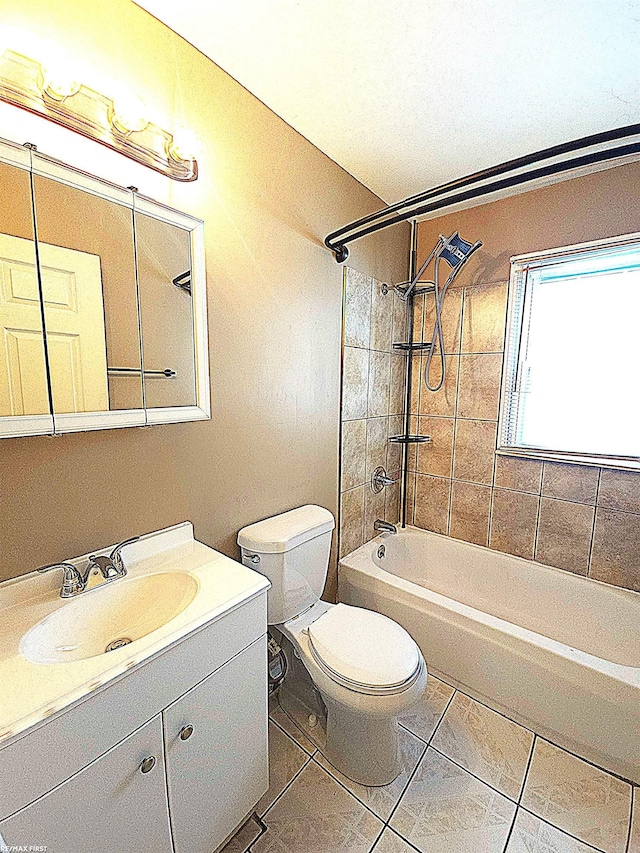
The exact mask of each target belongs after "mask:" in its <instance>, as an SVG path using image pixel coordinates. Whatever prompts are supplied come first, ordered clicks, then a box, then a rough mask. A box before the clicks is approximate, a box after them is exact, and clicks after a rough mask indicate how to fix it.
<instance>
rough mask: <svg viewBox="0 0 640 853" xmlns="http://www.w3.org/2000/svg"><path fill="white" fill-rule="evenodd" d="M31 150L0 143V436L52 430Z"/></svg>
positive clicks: (31, 433) (35, 433)
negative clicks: (36, 238)
mask: <svg viewBox="0 0 640 853" xmlns="http://www.w3.org/2000/svg"><path fill="white" fill-rule="evenodd" d="M29 164H30V153H29V151H27V150H26V149H20V148H16V149H12V148H10V147H9V146H4V145H0V436H5V437H9V436H14V435H37V434H42V433H51V432H52V431H53V421H52V417H51V409H50V399H49V387H48V381H47V363H46V358H45V344H44V335H43V328H42V311H41V303H40V286H39V279H38V269H37V265H36V261H37V258H36V248H35V242H34V223H33V208H32V202H31V176H30V173H29Z"/></svg>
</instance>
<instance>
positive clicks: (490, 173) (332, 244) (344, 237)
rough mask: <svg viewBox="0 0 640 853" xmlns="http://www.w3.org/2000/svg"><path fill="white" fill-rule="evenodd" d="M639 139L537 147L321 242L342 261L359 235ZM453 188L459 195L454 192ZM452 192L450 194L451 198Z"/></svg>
mask: <svg viewBox="0 0 640 853" xmlns="http://www.w3.org/2000/svg"><path fill="white" fill-rule="evenodd" d="M639 135H640V124H632V125H627V126H626V127H619V128H615V129H613V130H608V131H604V132H603V133H595V134H592V135H590V136H583V137H581V138H580V139H574V140H572V141H571V142H564V143H562V144H561V145H554V146H552V147H551V148H545V149H542V150H541V151H537V152H535V153H533V154H528V155H526V156H525V157H518V158H516V159H514V160H508V161H506V162H504V163H500V164H499V165H497V166H492V167H491V168H489V169H483V170H481V171H479V172H474V173H473V174H471V175H467V176H465V177H463V178H459V179H457V180H455V181H449V182H448V183H446V184H440V185H439V186H437V187H433V188H432V189H429V190H426V191H425V192H422V193H419V194H417V195H414V196H410V197H409V198H407V199H405V200H404V201H400V202H397V203H396V204H392V205H388V206H387V207H385V208H382V209H381V210H378V211H376V212H375V213H371V214H369V215H368V216H364V217H361V218H360V219H356V220H355V221H353V222H351V223H349V224H348V225H345V226H343V227H342V228H339V229H338V230H337V231H333V232H332V233H331V234H329V235H328V236H327V237H326V238H325V241H324V243H325V245H326V247H327V248H328V249H330V250H331V251H332V252H333V253H334V255H335V258H336V261H337V262H338V263H344V262H345V261H346V260H347V258H348V256H349V249H348V248H347V243H351V242H352V241H353V240H358V239H360V238H361V237H366V236H367V235H368V234H372V233H374V232H376V231H380V230H382V229H383V228H388V227H389V226H391V225H397V224H398V223H400V222H405V221H406V220H408V219H414V218H415V217H418V216H422V215H424V214H427V213H432V212H434V211H438V210H442V209H444V208H447V207H450V206H452V205H454V204H460V203H463V202H466V201H469V200H470V199H476V198H480V197H482V196H484V195H489V194H490V193H495V192H499V191H501V190H505V189H509V188H511V187H516V186H519V185H520V184H525V183H527V182H529V181H535V180H538V179H540V178H546V177H550V176H552V175H558V174H562V173H563V172H569V171H571V170H573V169H579V168H583V167H586V166H592V165H595V164H598V163H605V162H607V161H608V160H616V159H619V158H621V157H629V156H632V155H637V154H640V139H632V138H633V137H638V136H639ZM617 140H629V141H627V143H626V144H624V145H619V146H617V147H614V148H603V149H600V150H596V151H591V152H588V153H584V154H580V155H579V156H577V157H572V158H569V159H565V160H561V161H560V162H555V163H549V164H547V165H546V166H540V167H538V168H536V169H529V170H528V171H524V172H520V173H518V174H513V175H509V173H510V172H516V171H517V170H520V169H525V168H527V167H529V166H532V165H534V164H535V163H540V162H541V161H544V160H550V159H552V158H555V157H561V156H564V155H566V154H570V153H573V152H580V151H584V150H586V149H589V148H593V147H594V146H596V145H606V144H608V143H611V142H615V141H617ZM500 175H507V177H504V178H502V179H501V180H495V181H492V182H491V183H483V184H482V185H481V186H473V185H474V184H478V183H480V182H482V181H489V180H490V179H492V178H496V177H498V176H500ZM458 190H464V191H462V192H457V191H458ZM452 193H454V194H453V195H452ZM425 202H428V203H425Z"/></svg>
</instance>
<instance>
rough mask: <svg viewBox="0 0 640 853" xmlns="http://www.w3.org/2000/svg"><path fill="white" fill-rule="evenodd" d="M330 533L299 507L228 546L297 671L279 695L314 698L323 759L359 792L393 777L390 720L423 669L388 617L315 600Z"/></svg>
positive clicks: (394, 733)
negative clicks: (261, 590) (258, 575)
mask: <svg viewBox="0 0 640 853" xmlns="http://www.w3.org/2000/svg"><path fill="white" fill-rule="evenodd" d="M333 527H334V520H333V516H332V515H331V513H330V512H329V511H328V510H326V509H323V508H322V507H317V506H305V507H300V508H298V509H295V510H291V511H290V512H286V513H283V514H281V515H279V516H275V517H274V518H269V519H266V520H265V521H261V522H258V523H256V524H252V525H249V526H248V527H245V528H243V529H242V530H241V531H240V532H239V534H238V544H239V545H240V547H241V551H242V561H243V563H245V564H246V565H249V566H251V568H253V569H255V570H256V571H259V572H262V573H263V574H265V575H266V576H267V577H268V578H269V580H270V581H271V584H272V586H271V589H270V590H269V592H268V595H267V621H268V622H269V624H270V625H273V626H275V627H276V628H277V629H278V631H280V632H281V634H282V636H284V637H286V639H287V641H288V642H289V643H290V645H291V648H292V649H293V651H294V654H295V655H296V657H297V658H299V660H300V661H301V663H302V664H303V666H302V667H292V668H290V669H291V672H290V674H289V675H287V676H286V678H285V684H284V686H283V688H282V690H283V691H284V692H285V693H288V694H289V695H290V696H291V697H292V698H293V699H294V700H295V701H296V702H297V703H298V705H299V706H300V707H307V708H308V709H309V711H311V710H312V709H311V707H310V702H309V698H308V697H309V696H312V694H313V693H314V692H316V693H318V694H319V696H320V700H321V701H319V702H317V703H315V706H314V708H317V710H318V712H319V716H320V717H321V718H322V719H321V727H322V730H323V734H324V737H323V738H322V743H321V744H320V746H321V749H322V752H323V753H324V754H325V757H326V758H327V760H328V761H329V762H330V763H331V764H333V766H334V767H336V768H337V769H338V770H339V771H340V772H341V773H343V774H344V775H345V776H347V777H348V778H350V779H353V780H354V781H356V782H359V783H360V784H363V785H368V786H376V785H386V784H388V783H389V782H391V781H393V779H395V778H396V776H397V775H398V773H399V772H400V769H401V756H400V750H399V741H398V716H399V715H400V714H401V713H403V712H404V711H406V710H407V709H408V708H409V707H411V705H413V704H414V703H415V702H416V701H418V700H419V698H420V696H421V695H422V693H423V691H424V687H425V684H426V679H427V669H426V665H425V662H424V658H423V657H422V654H421V652H420V649H419V648H418V646H417V644H416V643H415V642H414V640H413V639H412V638H411V637H410V635H409V634H408V633H407V632H406V631H405V630H404V629H403V628H401V627H400V625H398V624H397V623H396V622H394V621H393V620H392V619H389V618H388V617H386V616H383V615H382V614H380V613H375V612H374V611H371V610H365V609H363V608H360V607H351V606H349V605H346V604H330V603H328V602H325V601H321V600H320V594H321V593H322V590H323V588H324V583H325V580H326V575H327V570H328V564H329V551H330V546H331V531H332V530H333ZM305 682H306V683H305ZM314 689H315V691H314ZM305 699H306V701H305ZM285 709H286V705H285ZM313 716H314V717H315V716H316V715H315V712H314V715H313ZM313 739H314V740H316V743H318V739H317V738H316V737H314V738H313Z"/></svg>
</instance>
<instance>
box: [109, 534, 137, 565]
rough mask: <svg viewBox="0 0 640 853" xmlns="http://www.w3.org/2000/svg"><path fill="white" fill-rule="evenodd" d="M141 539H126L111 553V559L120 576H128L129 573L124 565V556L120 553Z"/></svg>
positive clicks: (133, 537) (134, 537)
mask: <svg viewBox="0 0 640 853" xmlns="http://www.w3.org/2000/svg"><path fill="white" fill-rule="evenodd" d="M139 538H140V537H139V536H132V537H131V539H125V540H124V542H120V544H119V545H116V547H115V548H114V549H113V551H112V552H111V554H110V556H109V559H110V560H111V562H112V563H113V565H114V566H115V567H116V569H117V570H118V572H120V574H123V575H126V573H127V569H126V566H125V564H124V560H123V559H122V554H121V553H120V552H121V551H122V549H123V548H124V547H125V546H126V545H131V543H132V542H137V541H138V539H139Z"/></svg>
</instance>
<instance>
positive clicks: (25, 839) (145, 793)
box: [0, 715, 172, 853]
mask: <svg viewBox="0 0 640 853" xmlns="http://www.w3.org/2000/svg"><path fill="white" fill-rule="evenodd" d="M151 756H152V757H153V758H155V764H154V766H153V767H152V769H151V770H149V771H148V772H146V773H143V772H142V769H141V764H142V762H143V760H144V759H145V758H149V757H151ZM148 764H151V762H148ZM0 837H2V838H3V839H4V843H5V844H6V845H7V846H9V847H11V846H12V845H23V846H21V847H19V848H18V847H16V849H21V850H28V849H34V850H35V849H45V845H46V850H47V853H89V851H90V853H115V851H117V853H171V851H172V846H171V833H170V828H169V814H168V808H167V791H166V786H165V774H164V759H163V749H162V722H161V718H160V715H158V716H157V717H154V718H153V720H150V721H149V722H148V723H146V724H145V725H144V726H142V727H141V728H139V729H138V730H137V731H136V732H134V733H133V734H132V735H129V737H127V738H125V739H124V740H123V741H121V742H120V743H119V744H118V745H117V746H114V747H113V749H110V750H109V751H108V752H106V753H105V754H104V755H103V756H101V757H100V758H97V759H96V760H95V761H93V762H92V763H91V764H89V765H88V766H87V767H85V768H84V770H81V771H80V772H79V773H76V775H75V776H72V777H71V779H69V780H68V781H66V782H63V784H62V785H59V786H58V787H57V788H54V789H53V791H50V792H49V793H48V794H45V796H44V797H41V798H40V799H39V800H36V801H35V802H34V803H31V805H29V806H27V807H26V808H24V809H22V810H21V811H19V812H16V814H14V815H13V816H12V817H9V818H7V819H6V820H3V821H2V823H0ZM30 845H31V846H30ZM37 845H41V846H40V847H38V846H37Z"/></svg>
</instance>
